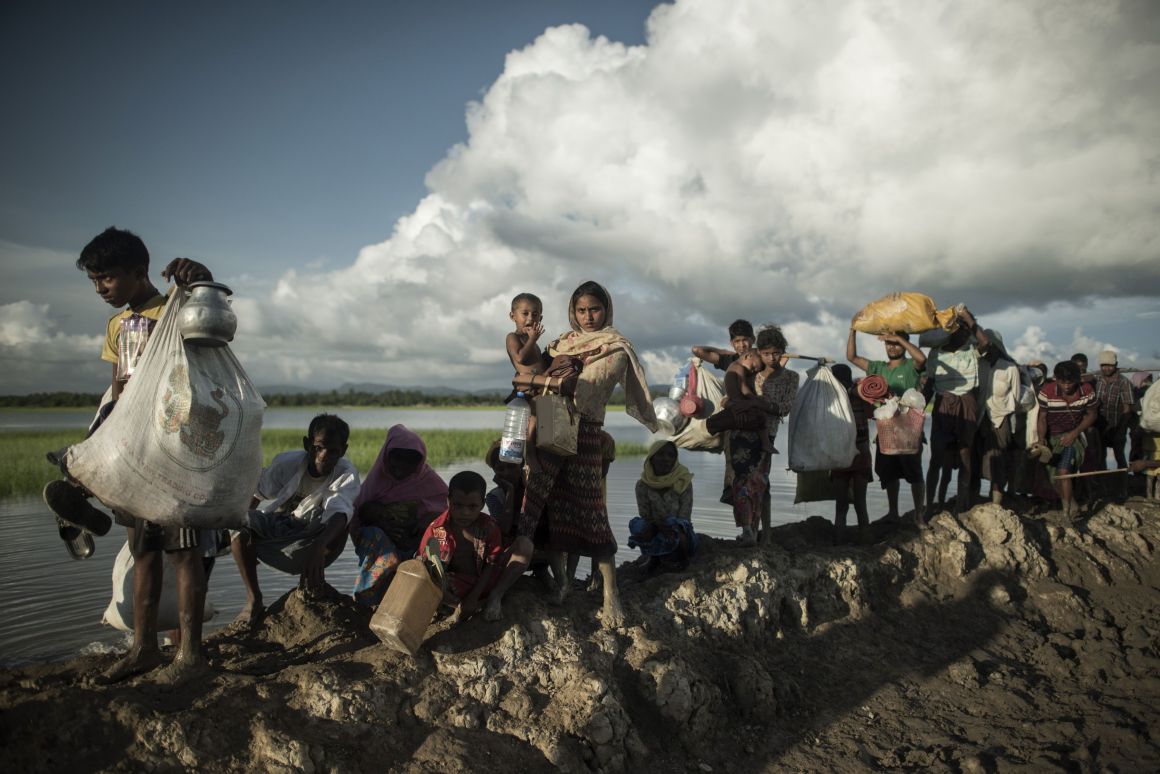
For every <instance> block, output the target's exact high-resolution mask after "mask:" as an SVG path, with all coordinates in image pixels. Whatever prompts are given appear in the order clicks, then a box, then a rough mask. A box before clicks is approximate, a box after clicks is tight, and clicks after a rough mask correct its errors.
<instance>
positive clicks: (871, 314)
mask: <svg viewBox="0 0 1160 774" xmlns="http://www.w3.org/2000/svg"><path fill="white" fill-rule="evenodd" d="M959 311H960V307H955V306H952V307H949V308H947V309H943V310H942V311H939V310H937V309H935V305H934V299H932V298H931V297H930V296H927V295H924V294H922V293H913V292H906V293H890V294H888V295H885V296H883V297H882V298H880V299H878V300H877V301H872V302H870V303H869V304H866V306H864V307H862V311H860V312H858V314H857V315H855V317H854V320H853V323H852V325H853V327H854V330H856V331H860V332H862V333H874V334H881V333H898V332H899V331H905V332H906V333H922V332H923V331H929V330H933V329H935V328H941V329H943V330H945V331H954V330H955V329H956V328H957V327H958V324H959V323H958V313H959Z"/></svg>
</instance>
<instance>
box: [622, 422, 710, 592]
mask: <svg viewBox="0 0 1160 774" xmlns="http://www.w3.org/2000/svg"><path fill="white" fill-rule="evenodd" d="M677 456H678V455H677V446H676V444H674V443H673V442H672V441H657V442H656V443H654V444H653V445H652V448H650V449H649V452H648V455H647V456H646V457H645V458H644V469H643V470H642V471H641V474H640V480H639V481H637V482H636V508H637V513H638V515H637V516H636V517H635V518H633V519H632V520H631V521H629V522H628V545H629V547H630V548H639V549H640V552H641V555H642V556H645V557H648V559H647V560H646V562H645V564H644V572H645V573H646V574H651V573H654V572H658V571H659V570H661V569H664V568H665V567H666V566H672V567H673V568H674V569H676V570H683V569H685V567H687V566H688V564H689V559H690V558H691V557H692V556H693V554H695V553H696V552H697V533H696V532H694V531H693V522H692V517H693V474H692V473H691V472H689V469H688V468H686V467H685V466H684V465H682V464H680V462H678V461H677Z"/></svg>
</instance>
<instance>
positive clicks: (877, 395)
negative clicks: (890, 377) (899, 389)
mask: <svg viewBox="0 0 1160 774" xmlns="http://www.w3.org/2000/svg"><path fill="white" fill-rule="evenodd" d="M858 394H859V395H861V396H862V400H864V401H866V402H867V403H878V402H880V401H883V400H885V399H886V396H887V395H889V394H890V387H889V386H888V385H887V384H886V379H884V378H883V377H881V376H867V377H865V378H864V379H862V380H860V381H859V382H858Z"/></svg>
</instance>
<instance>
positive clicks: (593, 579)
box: [584, 573, 600, 594]
mask: <svg viewBox="0 0 1160 774" xmlns="http://www.w3.org/2000/svg"><path fill="white" fill-rule="evenodd" d="M599 588H600V576H599V575H597V574H596V573H592V574H591V575H589V576H588V585H587V586H585V587H584V590H585V591H587V592H588V593H589V594H591V593H592V592H593V591H596V590H598V589H599Z"/></svg>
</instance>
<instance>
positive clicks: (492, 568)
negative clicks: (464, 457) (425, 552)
mask: <svg viewBox="0 0 1160 774" xmlns="http://www.w3.org/2000/svg"><path fill="white" fill-rule="evenodd" d="M447 490H448V491H447V499H448V506H447V510H446V511H444V512H443V513H442V514H441V515H440V516H438V517H437V518H436V519H435V521H433V522H431V524H430V525H428V527H427V531H426V532H424V533H423V539H422V540H421V541H420V542H419V545H420V546H426V545H427V543H428V541H429V540H431V539H434V540H435V541H436V542H437V543H438V546H439V559H440V561H442V562H443V566H444V567H445V568H446V573H447V575H446V577H447V591H446V593H445V595H444V598H443V601H444V603H445V604H447V605H451V606H454V607H455V614H454V618H455V620H456V621H458V620H462V619H463V618H466V617H468V616H470V615H472V614H473V613H475V612H476V611H478V610H479V608H480V600H482V599H484V598H486V597H488V595H489V594H491V593H492V591H493V590H496V591H497V593H496V594H494V595H493V596H492V597H491V598H490V599H488V605H487V607H488V610H487V613H488V615H487V616H486V617H487V618H488V619H493V616H492V615H491V614H492V613H493V607H494V613H495V616H494V617H495V618H498V617H499V615H498V613H499V610H500V600H501V599H502V597H503V591H502V590H498V589H496V584H497V582H498V581H499V575H500V568H501V567H502V566H503V565H505V564H506V562H505V561H504V558H505V554H504V550H503V534H502V531H501V530H500V527H499V522H497V521H496V520H495V519H493V518H492V517H491V516H488V515H487V514H486V513H484V512H483V501H484V497H485V496H486V494H487V482H486V481H484V480H483V476H481V475H479V474H478V473H476V472H474V471H471V470H464V471H462V472H460V473H456V474H455V475H454V476H453V477H452V478H451V481H450V482H448V484H447Z"/></svg>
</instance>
